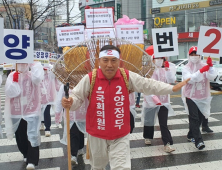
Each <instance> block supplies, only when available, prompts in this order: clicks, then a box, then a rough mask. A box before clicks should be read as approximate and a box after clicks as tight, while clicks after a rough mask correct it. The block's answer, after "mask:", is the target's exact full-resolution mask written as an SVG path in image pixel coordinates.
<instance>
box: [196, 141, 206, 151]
mask: <svg viewBox="0 0 222 170" xmlns="http://www.w3.org/2000/svg"><path fill="white" fill-rule="evenodd" d="M197 148H198V149H199V150H202V149H203V148H205V145H204V143H203V142H200V143H198V145H197Z"/></svg>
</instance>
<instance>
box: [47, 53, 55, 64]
mask: <svg viewBox="0 0 222 170" xmlns="http://www.w3.org/2000/svg"><path fill="white" fill-rule="evenodd" d="M56 61H57V54H56V53H51V55H50V57H49V63H50V64H52V65H54V64H55V63H56Z"/></svg>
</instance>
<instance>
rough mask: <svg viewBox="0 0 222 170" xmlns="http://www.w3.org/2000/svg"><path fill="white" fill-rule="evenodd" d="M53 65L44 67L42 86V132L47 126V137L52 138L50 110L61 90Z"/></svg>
mask: <svg viewBox="0 0 222 170" xmlns="http://www.w3.org/2000/svg"><path fill="white" fill-rule="evenodd" d="M52 67H53V66H52V65H51V64H49V67H44V68H43V69H44V79H43V81H42V83H41V84H40V87H41V113H42V118H44V121H42V124H41V130H44V125H45V127H46V128H45V136H46V137H48V136H50V135H51V134H50V126H51V116H50V109H51V106H54V105H55V100H56V94H57V91H58V90H59V83H58V81H57V79H56V77H55V75H54V74H53V72H52V71H51V69H52ZM52 108H54V107H52Z"/></svg>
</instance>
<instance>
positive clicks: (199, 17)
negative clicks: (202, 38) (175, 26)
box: [186, 8, 205, 32]
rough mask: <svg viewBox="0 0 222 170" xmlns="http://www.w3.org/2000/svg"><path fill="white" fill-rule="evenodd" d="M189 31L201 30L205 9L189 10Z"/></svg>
mask: <svg viewBox="0 0 222 170" xmlns="http://www.w3.org/2000/svg"><path fill="white" fill-rule="evenodd" d="M186 12H187V17H188V32H199V30H200V26H201V25H204V23H205V22H204V9H203V8H201V9H195V10H187V11H186Z"/></svg>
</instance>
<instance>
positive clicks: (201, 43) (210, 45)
mask: <svg viewBox="0 0 222 170" xmlns="http://www.w3.org/2000/svg"><path fill="white" fill-rule="evenodd" d="M221 35H222V28H219V27H208V26H201V27H200V33H199V39H198V48H197V54H200V55H204V56H213V57H220V56H222V49H221V47H222V38H221Z"/></svg>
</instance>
